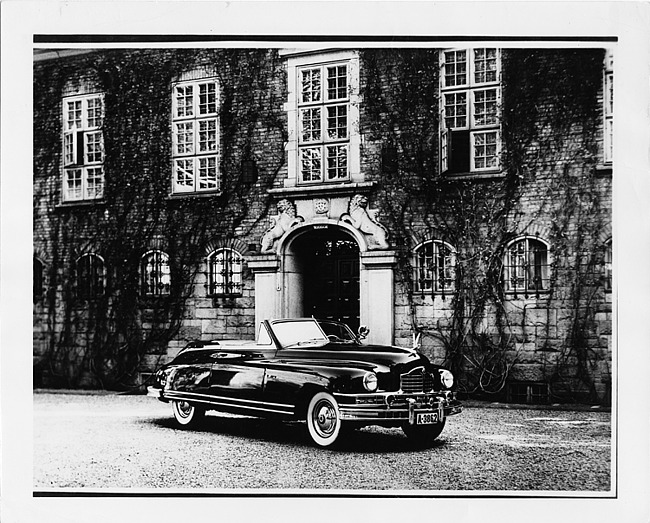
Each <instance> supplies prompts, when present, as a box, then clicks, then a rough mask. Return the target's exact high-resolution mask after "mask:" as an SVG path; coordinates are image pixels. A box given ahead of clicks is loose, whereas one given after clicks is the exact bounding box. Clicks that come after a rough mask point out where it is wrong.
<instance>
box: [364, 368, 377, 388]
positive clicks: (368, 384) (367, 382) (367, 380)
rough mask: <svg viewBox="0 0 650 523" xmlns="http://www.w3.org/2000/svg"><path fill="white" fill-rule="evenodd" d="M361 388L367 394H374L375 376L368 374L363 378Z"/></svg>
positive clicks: (371, 373)
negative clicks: (364, 389) (363, 388)
mask: <svg viewBox="0 0 650 523" xmlns="http://www.w3.org/2000/svg"><path fill="white" fill-rule="evenodd" d="M363 386H364V387H365V388H366V390H367V391H368V392H375V391H376V390H377V375H376V374H375V373H373V372H369V373H368V374H366V375H365V376H364V377H363Z"/></svg>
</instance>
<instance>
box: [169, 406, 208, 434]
mask: <svg viewBox="0 0 650 523" xmlns="http://www.w3.org/2000/svg"><path fill="white" fill-rule="evenodd" d="M172 412H173V413H174V419H175V420H176V423H178V424H179V425H180V426H181V427H183V428H191V427H195V426H196V425H197V424H199V423H200V422H201V420H202V419H203V418H204V416H205V409H204V408H202V407H198V406H197V405H194V404H192V403H189V402H187V401H177V400H174V401H172Z"/></svg>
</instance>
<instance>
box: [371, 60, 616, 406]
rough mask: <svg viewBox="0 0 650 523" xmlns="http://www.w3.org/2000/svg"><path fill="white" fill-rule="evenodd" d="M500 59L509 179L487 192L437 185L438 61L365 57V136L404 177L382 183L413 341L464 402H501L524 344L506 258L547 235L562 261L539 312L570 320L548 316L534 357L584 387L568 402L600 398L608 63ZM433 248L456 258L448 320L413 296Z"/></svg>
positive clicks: (473, 186)
mask: <svg viewBox="0 0 650 523" xmlns="http://www.w3.org/2000/svg"><path fill="white" fill-rule="evenodd" d="M503 57H504V63H503V71H504V74H503V78H502V83H503V105H502V107H501V112H502V124H503V126H502V129H503V136H504V148H505V149H504V151H503V157H502V161H503V164H504V166H503V177H499V178H493V179H490V180H487V181H486V180H476V179H475V180H468V179H465V180H463V179H459V178H457V179H451V178H449V177H445V176H440V175H439V174H438V169H437V167H436V165H437V155H438V143H437V140H438V134H439V129H438V117H437V115H438V111H439V107H438V100H437V93H438V85H439V84H438V82H439V78H438V74H439V66H438V57H437V52H436V51H435V50H428V49H422V50H404V51H395V50H383V49H373V50H366V51H364V52H363V53H362V70H364V71H365V75H364V79H365V81H364V84H363V87H362V91H363V93H362V94H363V100H364V107H363V110H364V111H365V112H366V113H367V114H368V116H369V117H368V120H369V121H370V122H372V123H371V124H369V137H370V139H371V140H373V141H374V142H375V143H376V144H386V143H388V144H391V145H392V146H394V147H396V148H397V150H398V151H399V172H397V173H395V174H393V175H388V176H387V175H385V173H381V172H376V173H375V176H376V177H377V179H378V180H379V181H380V186H381V190H380V194H379V195H378V206H379V207H380V208H381V209H382V217H383V218H384V221H385V222H386V224H387V225H388V226H389V229H390V231H391V241H392V242H393V245H395V247H396V248H397V249H398V252H399V263H398V267H399V280H400V284H401V286H402V287H403V289H404V293H403V296H405V297H406V298H407V302H408V310H409V318H410V322H411V329H412V331H413V333H415V334H420V335H423V337H424V338H425V339H427V338H428V339H433V340H436V341H434V345H442V346H443V347H444V360H445V361H444V363H446V364H447V365H449V366H450V367H451V368H452V370H453V371H454V372H455V374H456V375H457V376H458V377H459V378H460V379H459V381H460V386H461V389H462V390H463V391H464V392H467V393H473V394H477V393H478V394H488V395H489V394H496V393H501V392H502V391H503V389H504V387H505V384H506V382H507V380H508V379H509V378H511V373H512V369H513V366H514V365H515V364H516V363H518V362H519V355H520V353H521V352H522V350H521V349H520V347H522V346H523V345H524V343H525V342H526V341H527V340H526V337H525V335H524V334H522V333H523V332H524V330H525V325H520V324H519V323H520V322H521V323H523V315H522V314H521V311H517V310H516V309H517V307H518V305H517V302H516V300H513V299H512V296H507V295H506V294H505V293H504V286H503V281H502V277H503V259H504V254H505V250H506V246H507V245H508V243H509V242H510V241H512V240H513V239H515V238H517V237H520V236H522V235H524V234H531V230H533V229H534V230H536V231H537V230H539V229H542V230H544V231H546V232H547V237H546V238H545V240H547V241H548V243H549V244H550V255H551V257H552V260H554V263H553V266H552V270H551V280H550V282H549V289H548V292H545V293H543V294H541V295H540V296H539V297H537V300H536V301H537V306H538V307H543V308H545V309H546V311H547V312H549V313H550V311H551V310H553V309H557V310H558V311H560V312H559V315H560V317H561V325H558V326H557V327H558V330H559V334H557V333H554V334H552V332H551V331H552V330H553V331H554V330H555V327H556V325H551V323H552V321H551V319H550V314H549V320H548V321H547V322H546V332H545V333H543V334H542V336H540V333H539V332H537V333H536V336H537V339H536V340H535V343H536V347H537V348H540V347H541V348H543V350H544V351H548V352H555V353H556V354H555V355H554V356H553V358H552V361H553V362H554V363H553V364H552V365H550V366H549V368H547V369H546V370H545V376H544V379H545V380H546V381H547V382H548V383H555V382H556V381H560V380H561V379H562V378H567V373H568V374H571V377H572V378H575V379H574V383H577V386H575V387H574V388H573V389H571V390H564V391H563V394H564V395H566V396H575V395H578V394H587V395H589V396H591V399H600V398H597V392H596V387H595V384H594V374H595V373H594V370H597V367H598V364H599V363H601V360H602V351H600V352H599V351H598V350H597V348H596V347H594V343H595V342H596V340H595V338H596V336H595V332H594V330H595V329H594V315H595V313H596V312H597V310H598V304H600V303H602V301H603V286H602V285H601V282H600V281H598V276H597V275H598V274H599V271H600V272H601V273H602V263H603V253H604V246H603V245H602V239H601V237H602V234H601V232H602V230H603V229H605V228H607V227H608V224H609V220H610V216H609V193H608V192H607V189H606V188H605V189H604V187H607V186H608V184H609V182H607V181H606V180H604V179H603V178H599V177H598V176H597V175H596V164H597V160H598V158H599V156H598V154H599V152H598V151H599V149H598V142H597V136H598V125H599V121H600V120H599V118H601V116H600V115H601V112H600V111H601V105H599V103H598V99H599V90H600V89H601V84H602V70H603V51H602V50H573V51H568V50H530V49H527V50H508V51H504V53H503ZM400 101H404V103H400ZM428 238H432V239H438V240H443V241H445V242H448V243H450V244H451V245H453V246H454V247H455V248H456V249H457V252H458V254H457V265H456V283H455V286H456V289H457V291H456V292H455V293H453V295H452V296H449V297H446V298H445V299H446V300H447V305H446V308H447V309H448V311H449V314H448V315H447V317H446V318H444V319H439V320H434V319H433V318H431V317H429V316H428V315H424V316H423V314H422V312H421V307H418V305H421V304H422V303H423V302H422V300H421V299H420V298H419V293H416V292H414V282H413V271H412V257H411V256H412V253H413V249H414V247H415V246H416V245H417V243H418V241H419V240H422V239H428ZM599 242H600V243H599ZM524 309H525V305H524ZM429 310H433V308H431V309H429ZM516 312H519V314H516ZM524 312H525V310H524ZM551 327H553V329H551ZM429 350H432V347H429ZM569 381H570V380H569ZM566 382H567V380H566V379H564V380H563V383H566ZM556 390H558V391H560V387H556Z"/></svg>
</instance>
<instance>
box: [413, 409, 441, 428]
mask: <svg viewBox="0 0 650 523" xmlns="http://www.w3.org/2000/svg"><path fill="white" fill-rule="evenodd" d="M433 423H438V413H437V412H424V413H421V414H418V415H417V416H416V418H415V424H416V425H432V424H433Z"/></svg>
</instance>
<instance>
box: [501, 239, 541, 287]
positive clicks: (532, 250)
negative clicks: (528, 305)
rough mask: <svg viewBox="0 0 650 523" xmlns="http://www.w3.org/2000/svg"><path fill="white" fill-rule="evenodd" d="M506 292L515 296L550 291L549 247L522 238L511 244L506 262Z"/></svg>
mask: <svg viewBox="0 0 650 523" xmlns="http://www.w3.org/2000/svg"><path fill="white" fill-rule="evenodd" d="M504 283H505V290H506V291H508V292H513V293H515V294H519V293H521V294H523V295H524V296H526V297H528V296H529V295H530V294H535V295H536V294H538V293H539V292H540V291H546V290H548V285H549V262H548V247H547V246H546V244H545V243H544V242H542V241H541V240H538V239H535V238H522V239H519V240H516V241H514V242H513V243H511V244H510V245H509V246H508V248H507V251H506V256H505V260H504Z"/></svg>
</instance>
